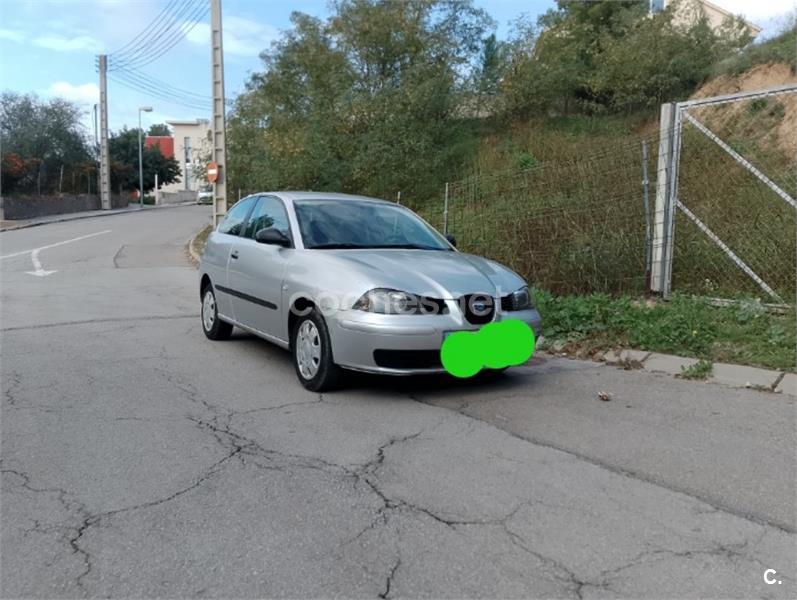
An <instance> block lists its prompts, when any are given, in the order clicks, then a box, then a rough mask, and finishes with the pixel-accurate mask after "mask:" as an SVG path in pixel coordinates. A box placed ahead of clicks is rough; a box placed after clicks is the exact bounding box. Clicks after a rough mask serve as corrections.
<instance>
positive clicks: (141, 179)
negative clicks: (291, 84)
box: [138, 106, 152, 208]
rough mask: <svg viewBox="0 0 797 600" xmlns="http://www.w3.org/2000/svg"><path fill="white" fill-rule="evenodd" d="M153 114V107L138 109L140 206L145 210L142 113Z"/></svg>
mask: <svg viewBox="0 0 797 600" xmlns="http://www.w3.org/2000/svg"><path fill="white" fill-rule="evenodd" d="M142 112H152V107H151V106H140V107H139V108H138V205H139V206H140V207H141V208H144V158H143V155H144V149H143V146H142V141H141V113H142Z"/></svg>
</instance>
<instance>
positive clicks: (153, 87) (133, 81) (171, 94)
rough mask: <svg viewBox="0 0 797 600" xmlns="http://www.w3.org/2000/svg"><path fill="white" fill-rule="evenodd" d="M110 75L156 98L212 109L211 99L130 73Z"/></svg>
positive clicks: (132, 88) (115, 79)
mask: <svg viewBox="0 0 797 600" xmlns="http://www.w3.org/2000/svg"><path fill="white" fill-rule="evenodd" d="M108 77H109V78H111V79H112V80H113V81H115V82H117V83H119V84H120V85H123V86H125V87H127V88H129V89H131V90H135V91H138V92H142V93H144V94H146V95H149V96H154V97H156V98H160V99H161V100H165V101H166V102H169V103H171V104H176V105H179V106H184V107H186V108H193V109H196V110H203V111H208V112H209V111H210V109H211V102H210V100H204V101H203V100H201V99H199V98H196V97H191V96H187V95H183V94H181V93H179V92H176V91H172V90H170V89H166V88H161V87H158V85H157V84H155V83H152V82H148V81H146V80H144V79H140V78H134V77H132V76H131V75H130V74H129V73H120V72H115V73H109V74H108Z"/></svg>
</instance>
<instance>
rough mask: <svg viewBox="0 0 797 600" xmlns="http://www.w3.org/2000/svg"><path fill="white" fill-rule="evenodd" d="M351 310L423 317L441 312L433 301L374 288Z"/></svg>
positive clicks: (397, 291)
mask: <svg viewBox="0 0 797 600" xmlns="http://www.w3.org/2000/svg"><path fill="white" fill-rule="evenodd" d="M352 308H353V309H355V310H364V311H366V312H372V313H378V314H382V315H423V314H437V313H439V312H442V310H440V309H441V307H440V306H438V305H437V303H436V301H434V300H430V299H426V298H421V297H419V296H416V295H415V294H410V293H409V292H402V291H399V290H391V289H386V288H376V289H373V290H371V291H369V292H366V293H365V294H363V295H362V296H361V297H360V299H359V300H357V302H355V303H354V306H352Z"/></svg>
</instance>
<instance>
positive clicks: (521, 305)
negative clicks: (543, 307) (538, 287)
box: [501, 285, 534, 312]
mask: <svg viewBox="0 0 797 600" xmlns="http://www.w3.org/2000/svg"><path fill="white" fill-rule="evenodd" d="M501 308H502V309H503V310H504V311H505V312H510V311H514V310H528V309H529V308H534V302H533V301H532V300H531V292H530V291H529V286H527V285H524V286H523V287H522V288H520V289H519V290H517V291H515V292H512V293H511V294H509V295H508V296H504V297H503V298H501Z"/></svg>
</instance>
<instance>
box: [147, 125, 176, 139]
mask: <svg viewBox="0 0 797 600" xmlns="http://www.w3.org/2000/svg"><path fill="white" fill-rule="evenodd" d="M147 135H152V136H166V137H168V136H170V135H172V131H171V129H169V126H168V125H167V124H166V123H153V124H152V125H150V126H149V133H147Z"/></svg>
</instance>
